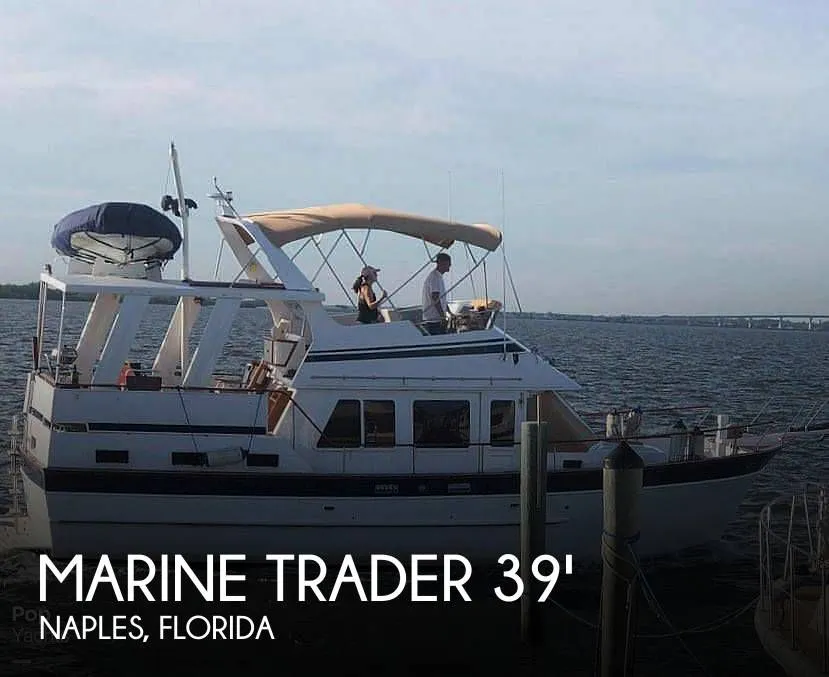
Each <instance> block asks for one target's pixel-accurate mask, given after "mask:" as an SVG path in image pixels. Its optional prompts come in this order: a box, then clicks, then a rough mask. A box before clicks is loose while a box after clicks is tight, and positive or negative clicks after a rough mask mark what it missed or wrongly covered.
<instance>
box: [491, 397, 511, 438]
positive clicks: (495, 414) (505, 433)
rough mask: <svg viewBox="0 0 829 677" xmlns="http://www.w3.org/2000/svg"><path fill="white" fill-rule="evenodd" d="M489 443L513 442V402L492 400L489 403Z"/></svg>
mask: <svg viewBox="0 0 829 677" xmlns="http://www.w3.org/2000/svg"><path fill="white" fill-rule="evenodd" d="M489 443H490V445H492V446H493V447H511V446H513V445H514V444H515V402H513V401H512V400H492V402H490V404H489Z"/></svg>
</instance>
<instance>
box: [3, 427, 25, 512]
mask: <svg viewBox="0 0 829 677" xmlns="http://www.w3.org/2000/svg"><path fill="white" fill-rule="evenodd" d="M25 439H26V416H25V415H23V414H15V415H14V416H12V420H11V425H10V426H9V464H8V466H7V467H8V472H9V476H10V480H11V482H10V484H11V486H10V488H9V498H10V499H11V507H10V509H9V510H8V512H6V513H5V514H4V515H3V517H4V518H12V519H13V520H14V524H15V527H19V519H20V518H22V517H25V516H26V512H27V511H26V499H25V494H24V492H23V482H22V477H21V475H22V471H23V444H24V441H25Z"/></svg>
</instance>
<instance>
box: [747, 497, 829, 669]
mask: <svg viewBox="0 0 829 677" xmlns="http://www.w3.org/2000/svg"><path fill="white" fill-rule="evenodd" d="M828 499H829V488H828V487H826V486H825V485H822V484H819V483H816V482H805V483H803V484H802V489H801V491H800V492H799V493H795V494H792V495H791V496H778V497H777V498H775V499H773V500H772V501H770V502H769V503H767V504H766V505H765V506H763V509H762V510H761V511H760V516H759V520H758V527H759V541H760V562H759V563H760V595H759V598H760V602H759V605H758V613H760V614H764V615H765V619H766V621H767V623H768V626H769V627H770V628H776V629H777V631H778V632H779V633H780V634H782V635H787V639H788V642H789V645H790V648H791V649H793V650H796V651H799V652H801V653H802V654H804V655H805V656H808V657H809V658H810V659H812V660H813V661H814V662H815V663H816V664H818V665H820V666H821V667H820V669H821V671H822V672H823V673H826V674H829V633H827V629H829V609H827V603H829V599H827V587H826V586H827V574H829V548H827V547H826V540H827V539H829V502H828ZM786 507H788V515H787V516H786V515H785V509H786ZM781 513H782V514H781ZM775 517H778V518H781V517H785V518H786V519H785V525H782V524H778V522H777V520H775ZM813 524H816V525H817V528H816V529H813ZM804 541H805V543H804ZM781 560H782V562H781ZM781 564H782V566H781ZM778 571H779V572H780V575H779V576H778V575H777V572H778ZM810 579H811V583H813V584H818V585H819V590H820V595H819V597H818V599H817V600H815V603H814V609H812V608H811V602H810V601H804V600H803V599H802V596H799V594H798V593H801V592H803V591H804V590H805V589H806V588H807V587H814V585H812V586H809V585H808V583H809V582H810ZM804 612H811V613H813V614H815V613H816V614H817V618H818V624H817V625H818V627H817V628H816V629H815V630H816V633H817V638H815V636H814V633H808V634H807V632H808V628H804V627H801V624H800V622H799V621H800V620H801V618H800V616H801V615H802V614H803V613H804ZM787 614H788V618H787ZM784 625H785V626H786V629H785V630H784V629H783V628H784Z"/></svg>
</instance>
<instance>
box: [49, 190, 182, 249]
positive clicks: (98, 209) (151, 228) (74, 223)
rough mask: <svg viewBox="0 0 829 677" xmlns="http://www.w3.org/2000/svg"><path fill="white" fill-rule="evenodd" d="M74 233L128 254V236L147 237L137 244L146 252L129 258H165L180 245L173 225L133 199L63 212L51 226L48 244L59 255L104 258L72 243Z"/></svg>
mask: <svg viewBox="0 0 829 677" xmlns="http://www.w3.org/2000/svg"><path fill="white" fill-rule="evenodd" d="M74 235H86V236H88V239H89V240H93V241H95V242H96V243H97V244H99V245H101V247H102V248H107V247H108V248H112V249H113V250H115V251H119V252H127V253H130V254H132V251H133V250H132V249H131V247H132V245H131V239H132V237H136V238H147V239H146V240H144V241H143V243H142V244H139V246H138V247H137V249H141V250H147V252H146V253H143V254H141V255H140V256H138V257H132V256H131V257H130V260H132V261H149V260H156V261H164V260H169V259H172V258H173V257H174V256H175V253H176V252H177V251H178V249H179V247H181V234H180V233H179V230H178V228H177V227H176V224H174V223H173V222H172V221H171V220H170V219H169V218H167V217H166V216H165V215H164V214H162V213H161V212H159V211H156V210H155V209H153V208H152V207H149V206H148V205H145V204H138V203H134V202H103V203H101V204H98V205H92V206H90V207H85V208H84V209H79V210H77V211H75V212H72V213H71V214H67V215H66V216H64V217H63V218H62V219H61V220H60V221H58V223H57V224H56V225H55V229H54V232H53V233H52V247H54V249H56V250H57V251H58V252H59V253H60V254H63V255H64V256H69V257H71V258H76V259H80V260H84V261H90V260H94V259H95V258H96V257H101V258H104V259H108V258H109V257H108V256H106V255H102V254H101V253H100V252H99V251H93V250H89V249H85V248H81V249H78V248H77V246H76V245H77V243H76V244H75V245H73V236H74ZM113 236H114V237H113ZM118 236H121V239H120V242H122V243H123V244H121V246H116V243H118V242H119V238H118ZM96 249H98V248H97V247H96Z"/></svg>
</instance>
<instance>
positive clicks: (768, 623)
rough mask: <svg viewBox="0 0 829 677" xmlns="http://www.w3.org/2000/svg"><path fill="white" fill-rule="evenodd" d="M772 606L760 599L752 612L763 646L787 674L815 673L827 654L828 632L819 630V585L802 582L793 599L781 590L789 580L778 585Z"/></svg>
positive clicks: (801, 676)
mask: <svg viewBox="0 0 829 677" xmlns="http://www.w3.org/2000/svg"><path fill="white" fill-rule="evenodd" d="M775 587H776V588H777V590H778V591H777V594H776V595H775V596H774V598H773V605H772V606H771V608H769V607H768V605H767V604H766V605H764V604H763V602H762V601H761V603H760V604H758V605H757V610H756V611H755V615H754V626H755V629H756V630H757V634H758V637H759V638H760V642H761V643H762V644H763V648H764V649H765V650H766V652H767V653H768V654H769V655H771V656H772V657H773V658H774V659H775V660H776V661H777V662H778V663H779V664H780V666H781V667H782V668H783V669H784V670H785V671H786V673H787V674H788V675H792V676H795V675H797V677H811V676H814V677H818V676H819V675H827V674H829V671H827V670H824V669H823V666H824V665H825V660H826V658H827V649H828V648H829V647H827V636H826V633H825V632H821V619H820V613H821V609H820V602H821V587H820V585H819V584H818V585H814V584H810V585H802V586H798V587H796V588H795V590H794V596H793V599H791V598H790V596H789V595H788V594H786V593H785V592H784V589H785V588H788V583H786V582H784V581H781V582H779V583H778V585H777V586H775Z"/></svg>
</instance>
